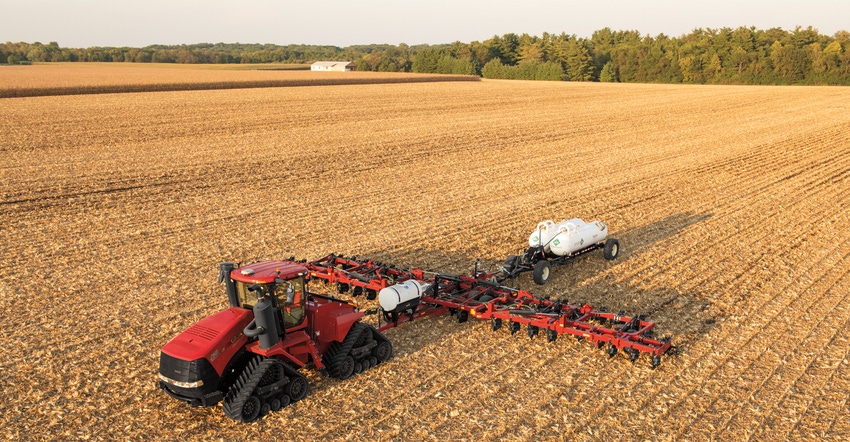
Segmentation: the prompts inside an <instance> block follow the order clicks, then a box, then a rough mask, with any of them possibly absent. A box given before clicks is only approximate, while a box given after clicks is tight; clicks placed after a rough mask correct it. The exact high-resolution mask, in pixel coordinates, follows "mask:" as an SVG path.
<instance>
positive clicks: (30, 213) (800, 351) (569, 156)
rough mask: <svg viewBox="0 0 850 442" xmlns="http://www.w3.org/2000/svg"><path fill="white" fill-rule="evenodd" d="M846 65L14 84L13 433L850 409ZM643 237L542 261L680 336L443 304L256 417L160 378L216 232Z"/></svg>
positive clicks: (459, 242) (8, 316) (192, 308)
mask: <svg viewBox="0 0 850 442" xmlns="http://www.w3.org/2000/svg"><path fill="white" fill-rule="evenodd" d="M848 98H850V94H848V92H847V89H842V88H792V87H788V88H776V87H702V86H663V85H600V84H568V83H542V82H541V83H538V82H504V81H482V82H475V83H466V82H464V83H435V84H427V83H426V84H393V85H357V86H322V87H309V88H267V89H250V90H233V91H224V90H221V91H204V92H201V91H186V92H157V93H141V94H139V93H127V94H108V95H97V96H87V95H81V96H63V97H40V98H13V99H3V100H2V102H3V103H2V104H3V106H2V107H0V126H2V127H3V128H4V130H3V133H4V134H9V136H6V138H4V140H3V143H2V146H0V151H2V153H3V155H2V159H0V171H2V172H0V173H2V183H3V185H2V192H0V207H2V212H0V225H2V226H3V233H4V234H3V235H2V239H0V250H2V252H3V257H4V258H5V261H6V265H5V266H3V267H2V268H0V290H2V295H3V296H2V303H3V304H2V305H0V307H1V308H2V316H0V318H2V324H3V325H2V327H3V334H4V335H5V336H7V339H6V340H5V344H6V350H5V351H4V352H3V354H2V356H0V389H2V392H3V396H4V397H6V398H12V399H11V402H9V400H8V399H7V406H6V407H5V408H6V412H5V413H3V414H2V415H0V425H2V427H3V428H6V429H7V430H6V431H7V432H6V435H7V438H9V439H28V438H33V439H41V438H50V437H54V438H55V437H59V438H66V437H73V438H77V437H92V438H109V437H114V436H121V437H130V438H142V437H147V438H156V439H162V438H184V437H192V438H218V437H222V438H226V439H232V438H246V439H259V438H263V437H271V436H273V435H274V436H280V435H285V436H286V437H287V438H294V439H303V438H307V437H313V436H316V435H321V436H323V437H324V438H330V439H353V440H361V439H364V438H378V439H387V440H400V439H405V440H409V439H445V438H454V439H480V438H482V437H483V438H485V439H486V438H495V437H498V436H505V437H509V438H521V439H524V438H532V437H538V438H544V439H550V438H551V439H561V438H565V439H578V440H582V439H605V440H609V439H634V438H641V439H643V438H650V439H675V438H685V439H709V438H712V437H714V438H723V439H733V438H734V439H738V438H741V437H746V438H754V439H756V440H761V439H774V438H785V437H788V438H794V439H798V438H825V439H830V438H832V439H835V440H839V439H842V438H846V437H847V436H848V435H850V429H848V427H847V421H846V415H847V412H848V404H847V399H848V394H850V372H848V369H850V359H848V345H850V336H848V333H850V332H848V319H850V311H848V307H847V299H846V298H847V294H848V285H849V284H850V276H848V270H850V258H848V254H847V252H846V250H848V242H850V235H848V233H847V232H848V230H847V228H846V226H847V225H848V213H850V210H848V201H850V185H848V184H850V173H848V171H850V148H848V147H850V125H848V120H850V117H848V115H850V112H848V110H850V105H848V104H847V103H850V100H848ZM566 216H579V217H583V218H585V219H597V218H598V219H602V220H604V221H606V222H607V223H608V224H609V226H610V227H611V229H612V234H613V236H615V237H618V238H619V239H620V241H621V244H622V245H623V251H622V256H621V257H620V258H619V259H618V260H616V261H613V262H607V261H604V260H602V259H601V256H591V257H588V258H583V259H580V260H578V261H577V262H575V263H574V264H572V265H570V266H568V267H566V268H558V269H556V272H555V275H554V277H553V279H552V281H551V282H550V283H549V284H548V285H547V286H543V287H536V286H533V284H532V283H531V281H530V278H521V279H520V280H519V283H520V284H521V285H522V287H524V288H529V289H532V290H533V291H534V292H535V293H538V294H541V295H553V296H566V297H568V298H569V299H570V300H571V301H573V302H590V303H591V304H593V305H597V306H599V305H605V306H607V307H609V308H610V309H620V308H622V309H625V310H626V311H627V312H630V313H640V312H647V313H650V314H651V318H652V319H654V320H655V321H656V322H657V323H658V327H659V328H660V332H661V334H670V335H673V336H674V339H675V342H676V343H677V344H679V346H680V348H681V350H682V354H681V355H680V356H679V357H678V358H669V359H665V360H664V362H663V364H662V365H661V367H659V368H658V369H656V370H650V369H649V367H648V365H649V364H648V362H647V361H646V360H645V359H642V360H640V361H638V363H637V364H635V365H633V364H632V363H630V362H628V360H626V359H625V358H623V357H617V358H613V359H608V358H607V356H606V355H605V354H604V353H603V352H600V351H597V350H594V349H593V348H592V347H590V346H588V345H587V344H586V343H582V342H576V341H574V340H569V339H564V338H562V339H559V340H558V341H557V342H556V343H554V344H547V343H545V342H544V340H543V339H540V338H538V339H537V340H534V341H529V339H528V338H527V336H526V335H525V333H520V334H518V335H517V336H513V337H511V336H509V335H508V333H507V332H506V331H504V330H502V331H500V332H498V333H492V332H490V331H489V324H486V323H472V324H456V323H455V322H454V321H453V320H452V318H436V319H427V320H423V321H419V322H415V323H412V324H409V325H406V326H404V327H401V328H399V329H395V330H391V331H389V332H388V333H387V335H388V336H389V337H390V339H391V340H392V341H393V342H394V345H395V349H396V356H395V357H394V358H393V359H392V360H391V361H390V362H388V363H387V364H385V365H383V366H381V367H378V368H376V369H374V370H371V371H370V372H368V374H367V375H361V376H357V377H355V378H354V379H352V380H348V381H336V380H332V379H323V378H320V377H319V376H316V375H314V374H310V375H309V376H310V380H311V385H312V388H311V390H310V394H309V395H308V397H307V399H305V400H304V401H303V402H301V403H298V404H295V405H293V406H291V407H289V408H288V409H285V410H284V411H282V412H278V413H274V414H271V415H269V416H267V417H266V418H265V419H263V420H262V421H260V422H258V423H255V424H251V425H240V424H236V423H234V422H231V421H229V420H227V419H226V418H225V417H224V416H223V414H222V413H221V412H220V410H210V409H196V408H191V407H188V406H186V405H184V404H180V403H178V402H176V401H174V400H172V399H170V398H168V397H166V396H165V395H164V394H162V393H161V392H159V391H158V390H157V388H156V385H155V382H156V371H157V364H158V359H157V358H158V350H159V348H160V347H161V346H162V344H163V343H164V342H165V341H167V340H168V339H170V338H171V337H172V336H174V335H175V334H176V333H178V332H180V331H181V330H182V329H185V328H186V327H187V326H188V325H190V324H191V323H192V322H194V321H196V320H198V319H200V318H202V317H204V316H206V315H208V314H210V313H212V312H214V311H217V310H219V309H221V308H223V307H224V306H225V303H226V299H225V297H224V296H223V294H222V288H221V287H220V286H217V285H216V284H215V276H216V271H217V269H216V265H217V263H218V262H220V261H223V260H243V261H250V260H253V259H266V258H279V257H288V256H289V255H296V257H299V258H301V257H307V258H314V257H319V256H320V255H321V254H324V253H327V252H341V253H345V254H349V255H350V254H356V255H358V256H367V257H373V258H376V259H379V260H381V261H385V262H394V263H395V264H397V265H402V266H408V267H414V266H415V267H423V268H426V269H430V270H441V271H452V272H461V271H468V270H469V269H471V267H472V265H473V262H474V260H475V259H476V258H480V259H481V260H482V263H483V264H484V265H485V266H489V267H491V268H492V267H495V265H496V264H497V263H498V262H499V261H501V260H502V259H503V258H504V256H505V255H506V254H508V253H515V252H517V251H519V249H520V248H521V246H522V244H523V243H524V241H525V238H526V236H527V234H528V231H529V230H530V229H531V228H533V227H534V225H535V224H536V222H538V221H540V220H542V219H547V218H555V219H556V220H557V219H559V218H561V217H566Z"/></svg>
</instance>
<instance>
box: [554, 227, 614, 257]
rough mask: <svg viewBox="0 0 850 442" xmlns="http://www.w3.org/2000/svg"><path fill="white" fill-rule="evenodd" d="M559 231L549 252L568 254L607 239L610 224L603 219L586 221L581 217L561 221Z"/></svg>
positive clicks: (561, 254)
mask: <svg viewBox="0 0 850 442" xmlns="http://www.w3.org/2000/svg"><path fill="white" fill-rule="evenodd" d="M556 230H557V233H555V235H554V236H553V237H552V241H551V242H550V244H549V252H551V253H552V254H553V255H557V256H566V255H569V254H570V253H573V252H576V251H578V250H581V249H584V248H586V247H588V246H591V245H593V244H596V243H599V242H601V241H605V239H606V238H607V237H608V226H606V225H605V223H603V222H602V221H591V222H589V223H586V222H584V221H582V220H581V219H579V218H573V219H568V220H564V221H561V222H560V223H559V224H558V226H557V228H556Z"/></svg>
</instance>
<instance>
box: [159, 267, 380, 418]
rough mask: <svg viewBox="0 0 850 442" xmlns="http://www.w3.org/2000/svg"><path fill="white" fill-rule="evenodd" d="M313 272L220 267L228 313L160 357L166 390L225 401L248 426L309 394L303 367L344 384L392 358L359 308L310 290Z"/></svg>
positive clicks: (195, 401) (184, 397)
mask: <svg viewBox="0 0 850 442" xmlns="http://www.w3.org/2000/svg"><path fill="white" fill-rule="evenodd" d="M309 278H310V274H309V271H308V268H307V266H306V265H304V264H303V263H298V262H294V261H266V262H261V263H255V264H251V265H248V266H245V267H241V268H236V266H235V265H234V264H233V263H222V264H221V267H220V274H219V281H220V282H224V283H225V285H226V288H227V297H228V299H229V301H230V308H228V309H227V310H224V311H221V312H218V313H216V314H213V315H212V316H209V317H207V318H205V319H202V320H201V321H199V322H197V323H196V324H194V325H193V326H191V327H190V328H188V329H187V330H186V331H184V332H183V333H181V334H180V335H178V336H177V337H175V338H174V339H172V340H171V341H169V342H168V343H167V344H166V345H165V346H164V347H163V348H162V353H161V355H160V369H159V373H160V383H159V384H160V386H161V388H162V389H163V390H165V392H166V393H168V394H169V395H171V396H172V397H174V398H177V399H179V400H181V401H185V402H188V403H189V404H192V405H200V406H211V405H215V404H216V403H218V402H219V401H221V400H222V399H224V412H225V414H226V415H227V416H228V417H230V418H233V419H236V420H239V421H242V422H250V421H253V420H255V419H257V418H258V417H259V416H261V415H264V414H265V413H267V412H269V411H270V410H271V411H277V410H278V409H280V408H281V407H285V406H287V405H288V404H289V403H290V402H294V401H298V400H301V399H303V398H304V397H305V396H306V394H307V389H308V382H307V378H306V377H305V376H304V375H303V374H301V373H300V372H299V371H298V369H299V368H301V367H304V366H305V365H307V364H312V365H313V366H314V367H315V368H316V369H317V370H320V371H322V372H323V373H325V374H328V375H330V376H334V377H337V378H340V379H346V378H349V377H351V376H352V375H353V374H355V373H359V372H361V371H363V370H366V369H368V368H370V367H372V366H375V365H378V364H380V363H381V362H384V361H386V360H387V359H389V357H390V356H391V355H392V344H391V343H390V341H389V340H387V339H386V338H385V337H384V336H383V335H382V334H381V333H380V332H379V331H378V330H376V329H375V328H374V327H372V326H370V325H368V324H365V323H363V322H361V321H360V320H361V318H362V317H363V316H364V314H363V312H361V311H359V310H358V308H357V307H356V306H355V305H354V304H351V303H349V302H348V301H344V300H341V299H337V298H335V297H332V296H324V295H320V294H316V293H308V292H307V291H306V280H307V279H309Z"/></svg>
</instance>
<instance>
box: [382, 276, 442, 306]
mask: <svg viewBox="0 0 850 442" xmlns="http://www.w3.org/2000/svg"><path fill="white" fill-rule="evenodd" d="M430 287H431V284H428V283H425V282H421V281H417V280H415V279H409V280H407V281H404V282H400V283H398V284H396V285H391V286H389V287H384V288H382V289H381V291H380V292H378V302H379V303H381V308H382V309H384V311H388V312H393V311H403V310H407V309H409V308H415V307H416V306H417V305H419V298H421V297H422V295H424V294H425V291H426V290H428V288H430Z"/></svg>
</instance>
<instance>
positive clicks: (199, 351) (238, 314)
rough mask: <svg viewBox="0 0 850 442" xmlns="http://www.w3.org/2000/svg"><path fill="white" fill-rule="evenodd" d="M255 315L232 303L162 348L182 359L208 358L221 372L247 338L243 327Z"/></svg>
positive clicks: (164, 351) (165, 352) (172, 355)
mask: <svg viewBox="0 0 850 442" xmlns="http://www.w3.org/2000/svg"><path fill="white" fill-rule="evenodd" d="M253 318H254V315H253V313H252V312H251V310H247V309H244V308H239V307H231V308H229V309H227V310H223V311H220V312H218V313H216V314H214V315H211V316H208V317H206V318H204V319H202V320H200V321H198V322H197V323H195V325H193V326H191V327H189V328H188V329H186V331H184V332H183V333H180V334H179V335H177V336H176V337H175V338H174V339H172V340H171V341H168V343H167V344H165V346H164V347H162V352H163V353H164V354H167V355H169V356H171V357H174V358H176V359H180V360H183V361H195V360H198V359H206V360H208V361H209V362H210V363H211V364H212V366H213V367H214V368H215V369H216V371H217V372H218V373H219V374H221V372H222V371H223V370H224V366H225V365H227V362H228V361H229V360H230V357H231V356H233V354H234V353H236V351H237V350H238V349H239V348H241V347H242V346H243V345H244V344H245V341H247V339H248V338H246V337H245V335H243V334H242V329H244V328H245V326H247V325H248V323H249V322H251V319H253Z"/></svg>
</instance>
